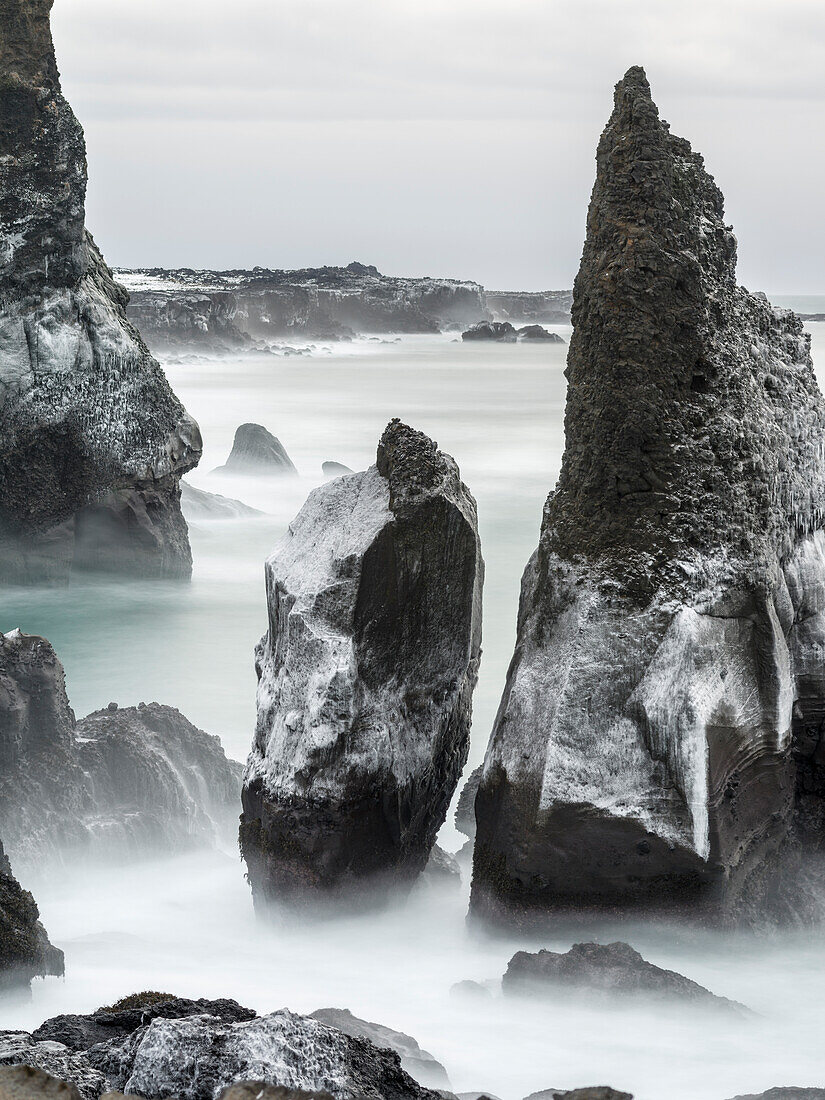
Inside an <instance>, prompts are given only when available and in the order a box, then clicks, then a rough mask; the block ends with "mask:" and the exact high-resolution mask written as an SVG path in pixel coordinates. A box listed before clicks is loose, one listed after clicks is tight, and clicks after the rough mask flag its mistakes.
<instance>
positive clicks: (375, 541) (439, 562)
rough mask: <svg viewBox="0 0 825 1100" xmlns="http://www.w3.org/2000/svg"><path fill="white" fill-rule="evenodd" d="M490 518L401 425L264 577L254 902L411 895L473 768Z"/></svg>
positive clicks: (247, 803)
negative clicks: (483, 545) (484, 532)
mask: <svg viewBox="0 0 825 1100" xmlns="http://www.w3.org/2000/svg"><path fill="white" fill-rule="evenodd" d="M483 574H484V564H483V561H482V558H481V549H480V543H479V537H478V523H477V517H476V504H475V501H474V500H473V498H472V496H471V495H470V493H469V491H468V490H467V488H466V487H465V486H464V485H463V484H462V482H461V478H460V476H459V471H458V467H457V466H456V464H455V462H454V461H453V459H452V458H450V457H449V455H445V454H442V453H441V452H440V451H439V450H438V449H437V447H436V445H435V444H434V443H433V442H432V441H431V440H430V439H428V438H427V437H426V436H425V435H423V434H422V433H421V432H416V431H413V430H412V429H411V428H408V427H407V426H406V425H404V424H402V423H401V422H400V421H398V420H394V421H392V423H390V425H389V426H388V427H387V429H386V431H385V432H384V435H383V436H382V438H381V442H380V444H379V447H378V458H377V462H376V465H375V466H372V467H370V468H369V469H368V470H365V471H363V472H361V473H355V474H351V475H348V476H345V477H340V478H337V479H336V480H335V481H331V482H328V483H327V484H325V485H323V486H321V487H320V488H318V489H315V490H314V491H313V492H312V493H311V494H310V496H309V498H308V500H307V502H306V504H305V505H304V507H303V508H302V509H301V511H300V513H299V514H298V516H297V518H296V519H295V520H294V521H293V523H292V524H291V526H290V528H289V532H288V534H287V535H286V537H285V538H284V540H283V541H282V542H281V544H280V545H279V546H278V548H277V549H276V550H275V552H274V554H273V555H272V556H271V557H270V559H269V560H268V562H267V564H266V592H267V603H268V611H269V629H268V632H267V634H266V635H265V636H264V638H263V640H262V641H261V644H260V646H259V647H258V650H257V654H256V656H257V669H258V676H259V686H258V722H257V729H256V733H255V741H254V745H253V747H252V753H251V755H250V757H249V762H248V764H247V770H246V775H245V778H244V790H243V815H242V817H241V831H240V839H241V847H242V851H243V854H244V857H245V859H246V862H247V865H248V868H249V879H250V882H251V884H252V889H253V893H254V895H255V898H256V901H260V900H282V899H283V900H297V899H298V898H300V897H303V896H306V895H307V894H309V895H314V896H316V897H317V896H320V895H322V894H327V895H341V894H345V893H347V892H348V888H349V887H355V886H359V885H363V884H364V882H365V881H367V880H372V881H373V882H374V884H375V885H386V884H387V883H389V885H392V884H403V883H409V882H411V881H412V880H413V879H414V878H415V877H416V876H417V875H418V874H419V873H420V872H421V871H422V870H423V869H424V866H425V864H426V863H427V858H428V856H429V854H430V851H431V849H432V847H433V845H434V843H435V838H436V833H437V832H438V829H439V828H440V826H441V825H442V823H443V822H444V819H445V816H446V813H447V809H448V807H449V803H450V799H451V798H452V795H453V792H454V791H455V788H456V784H457V783H458V780H459V777H460V775H461V771H462V768H463V767H464V764H465V762H466V759H467V750H468V744H469V733H470V714H471V704H472V693H473V689H474V687H475V683H476V679H477V675H478V665H479V659H480V653H481V649H480V647H481V590H482V583H483Z"/></svg>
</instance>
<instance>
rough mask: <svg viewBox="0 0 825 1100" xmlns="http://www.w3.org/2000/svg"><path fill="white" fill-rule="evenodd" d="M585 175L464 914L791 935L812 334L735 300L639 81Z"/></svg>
mask: <svg viewBox="0 0 825 1100" xmlns="http://www.w3.org/2000/svg"><path fill="white" fill-rule="evenodd" d="M597 165H598V168H597V178H596V184H595V187H594V190H593V196H592V200H591V205H590V213H589V216H588V226H587V239H586V243H585V247H584V253H583V257H582V264H581V269H580V271H579V275H578V278H577V280H576V286H575V291H574V305H573V326H574V327H573V337H572V340H571V343H570V351H569V355H568V367H567V375H568V379H569V387H568V397H567V412H566V418H565V433H566V449H565V454H564V460H563V464H562V470H561V474H560V477H559V481H558V485H557V488H556V491H555V492H554V493H551V495H550V497H549V498H548V501H547V504H546V507H545V511H544V517H543V523H542V533H541V538H540V543H539V547H538V550H537V551H536V553H535V554H534V556H533V558H532V559H531V561H530V562H529V564H528V566H527V569H526V571H525V574H524V579H523V582H522V592H521V603H520V609H519V617H518V640H517V645H516V651H515V655H514V659H513V662H512V664H511V667H510V671H509V674H508V679H507V684H506V688H505V692H504V697H503V699H502V703H501V706H500V709H499V712H498V716H497V719H496V723H495V727H494V730H493V733H492V737H491V740H490V744H489V747H488V750H487V755H486V759H485V765H484V774H483V778H482V781H481V785H480V788H479V792H478V796H477V799H476V815H477V820H478V832H477V836H476V847H475V858H474V874H473V892H472V907H473V911H474V913H476V914H485V915H487V916H493V917H498V916H505V915H506V916H507V917H508V918H512V916H513V915H514V914H515V915H518V916H519V918H521V919H524V918H526V917H527V915H528V914H529V913H532V914H533V915H535V914H541V913H542V912H547V911H548V910H552V909H558V908H559V907H563V906H574V907H579V906H587V905H593V906H603V905H610V906H619V907H628V906H633V905H645V906H656V907H661V908H663V909H664V908H671V909H672V908H676V909H679V910H681V911H683V912H689V913H692V914H700V913H701V914H702V915H703V916H707V917H712V918H714V919H723V920H734V919H743V918H744V919H761V918H762V917H763V916H764V915H765V914H766V913H767V912H768V911H773V912H779V913H781V914H784V913H785V912H787V910H788V909H793V908H796V907H798V906H799V905H800V904H801V903H803V904H804V901H803V894H802V892H801V891H799V890H796V889H788V890H783V889H782V888H780V887H779V886H778V882H777V875H778V872H779V870H780V868H781V867H782V865H783V862H784V864H785V867H786V868H788V867H789V866H790V864H791V862H792V858H793V847H794V846H793V844H791V843H790V841H789V837H790V838H796V840H798V841H799V843H801V844H802V845H803V846H805V845H806V846H808V847H809V848H813V847H814V846H819V845H820V844H821V840H820V839H819V838H820V837H821V831H818V830H819V826H818V825H817V824H816V822H821V821H822V820H823V810H822V807H823V800H822V794H823V790H825V782H823V773H822V769H821V767H820V765H819V758H818V755H817V749H816V745H817V744H818V738H819V733H818V731H819V729H820V724H821V721H822V716H823V714H825V672H823V665H822V662H821V657H820V656H819V655H821V653H822V648H823V645H825V537H823V531H822V523H823V514H824V513H825V476H823V475H824V474H825V471H824V470H823V457H824V456H825V408H824V407H823V401H822V398H821V396H820V393H819V390H818V387H817V384H816V380H815V378H814V372H813V368H812V364H811V357H810V338H809V337H808V336H807V335H806V334H805V333H804V332H803V328H802V324H801V322H800V321H799V320H798V318H796V317H795V316H794V315H793V314H792V313H789V312H786V311H783V310H774V309H772V308H771V306H770V305H769V304H768V303H767V301H765V300H764V299H763V298H759V297H756V296H753V295H751V294H749V293H748V292H747V291H746V290H744V289H743V288H741V287H739V286H738V285H737V283H736V266H735V264H736V241H735V239H734V236H733V234H732V232H731V230H730V229H729V228H728V227H727V226H726V225H725V222H724V218H723V199H722V195H721V193H720V192H719V190H718V188H717V187H716V185H715V184H714V182H713V180H712V179H711V177H710V176H709V175H708V174H707V173H706V172H705V169H704V166H703V162H702V158H701V157H700V156H699V155H698V154H696V153H694V152H693V151H692V150H691V147H690V145H689V144H688V142H686V141H684V140H683V139H681V138H677V137H674V136H673V135H671V133H670V132H669V129H668V127H667V125H666V124H665V123H663V122H661V121H660V119H659V116H658V112H657V109H656V107H655V105H654V103H653V101H652V100H651V97H650V89H649V86H648V83H647V80H646V78H645V75H644V72H643V71H642V70H641V69H638V68H634V69H630V70H629V71H628V73H627V75H626V76H625V78H624V79H623V80H622V81H621V82H620V83H619V84H618V85H617V88H616V97H615V108H614V111H613V115H612V117H611V119H610V121H609V123H608V125H607V128H606V130H605V131H604V134H603V135H602V138H601V141H600V143H599V150H598V156H597ZM795 756H796V760H795ZM795 784H797V786H796V794H795ZM814 838H816V839H814Z"/></svg>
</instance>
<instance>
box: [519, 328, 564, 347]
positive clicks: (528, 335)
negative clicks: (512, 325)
mask: <svg viewBox="0 0 825 1100" xmlns="http://www.w3.org/2000/svg"><path fill="white" fill-rule="evenodd" d="M518 338H519V340H520V341H522V340H526V341H528V342H529V341H531V340H538V341H542V340H544V341H545V342H547V343H549V344H563V343H564V340H563V339H562V338H561V336H559V334H558V333H557V332H548V331H547V329H546V328H542V326H541V325H525V326H524V328H520V329H519V330H518Z"/></svg>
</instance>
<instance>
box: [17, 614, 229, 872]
mask: <svg viewBox="0 0 825 1100" xmlns="http://www.w3.org/2000/svg"><path fill="white" fill-rule="evenodd" d="M0 764H2V768H0V836H2V837H3V839H4V842H5V844H6V847H7V849H8V851H9V853H10V854H11V856H12V858H13V859H14V860H15V862H17V863H19V865H20V866H21V867H27V868H31V867H35V866H39V865H40V864H41V863H42V861H43V860H44V859H49V858H54V857H64V856H71V857H73V858H78V857H80V856H83V855H84V854H88V855H92V856H96V857H100V856H117V857H120V856H123V855H129V854H134V855H137V854H144V853H146V852H147V851H154V852H162V851H179V850H181V849H182V848H184V849H185V848H190V847H196V846H199V845H211V844H214V843H215V842H216V841H217V840H218V839H219V838H220V837H221V836H222V835H223V836H225V837H228V836H230V835H231V832H232V831H234V823H235V822H236V821H237V799H238V793H239V789H240V781H241V772H242V768H241V765H240V764H238V763H236V762H234V761H231V760H228V759H227V758H226V755H225V753H224V751H223V749H222V747H221V744H220V741H219V740H218V738H217V737H214V736H211V735H210V734H207V733H204V732H203V731H202V730H199V729H197V727H195V726H193V725H192V723H191V722H189V721H188V720H187V719H186V718H184V716H183V715H182V714H181V713H180V712H179V711H177V710H175V709H174V707H166V706H162V705H160V704H158V703H149V704H140V706H138V707H124V708H119V707H118V706H117V705H116V704H114V703H112V704H110V705H109V707H108V708H107V709H105V710H102V711H97V712H95V713H94V714H90V715H89V716H88V717H87V718H84V719H83V720H82V721H81V722H76V721H75V716H74V713H73V711H72V709H71V707H70V706H69V700H68V696H67V694H66V683H65V676H64V672H63V666H62V665H61V664H60V661H59V660H58V658H57V655H56V654H55V652H54V650H53V649H52V647H51V645H50V644H49V642H48V641H46V639H45V638H38V637H35V636H31V635H27V634H22V633H21V632H20V631H19V630H15V631H11V632H10V633H8V634H4V635H2V634H0Z"/></svg>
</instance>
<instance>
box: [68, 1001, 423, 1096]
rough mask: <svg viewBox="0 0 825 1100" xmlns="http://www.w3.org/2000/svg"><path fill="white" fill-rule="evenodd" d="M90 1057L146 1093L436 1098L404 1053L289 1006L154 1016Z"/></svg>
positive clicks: (113, 1077)
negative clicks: (223, 1014) (240, 1087)
mask: <svg viewBox="0 0 825 1100" xmlns="http://www.w3.org/2000/svg"><path fill="white" fill-rule="evenodd" d="M88 1057H89V1058H90V1059H91V1061H92V1062H93V1064H94V1065H95V1067H96V1068H97V1069H98V1070H99V1071H100V1072H101V1073H103V1074H104V1075H105V1077H106V1079H107V1081H108V1082H109V1086H110V1087H112V1088H116V1089H121V1090H122V1091H123V1092H125V1093H127V1094H133V1093H136V1094H137V1095H139V1096H149V1097H154V1096H169V1097H176V1098H179V1100H216V1098H217V1097H218V1095H219V1094H220V1092H221V1090H222V1089H224V1088H226V1087H227V1086H228V1085H231V1084H233V1083H235V1082H241V1081H262V1082H265V1083H266V1084H270V1085H282V1086H284V1087H286V1088H289V1089H303V1090H307V1091H311V1092H328V1093H331V1094H332V1095H333V1096H335V1097H336V1100H435V1098H436V1096H437V1094H436V1093H431V1092H429V1091H428V1090H427V1089H423V1088H421V1087H420V1086H419V1085H417V1084H416V1083H415V1081H413V1079H412V1078H411V1077H409V1076H408V1075H407V1074H406V1073H405V1072H404V1070H403V1069H402V1068H401V1063H400V1060H399V1057H398V1055H397V1054H396V1053H395V1052H393V1051H390V1050H384V1049H380V1048H378V1047H376V1046H373V1044H372V1043H370V1042H368V1041H367V1040H366V1039H363V1038H353V1037H351V1036H349V1035H345V1034H344V1033H343V1032H342V1031H338V1030H337V1029H336V1028H333V1027H328V1026H327V1025H326V1024H323V1023H321V1022H320V1021H318V1020H313V1019H311V1018H310V1017H307V1016H298V1015H295V1014H294V1013H292V1012H289V1011H287V1010H286V1009H284V1010H282V1011H280V1012H273V1013H272V1014H271V1015H269V1016H260V1017H258V1018H257V1019H254V1020H250V1021H248V1022H245V1023H235V1024H231V1023H225V1022H223V1021H222V1020H219V1019H217V1018H216V1017H214V1016H193V1017H190V1018H188V1019H181V1020H163V1019H157V1020H153V1021H152V1023H151V1024H150V1025H149V1026H148V1027H145V1028H139V1029H138V1030H137V1031H135V1032H134V1033H133V1034H132V1035H131V1036H130V1037H129V1038H128V1039H126V1040H124V1041H122V1042H119V1043H115V1042H112V1043H104V1044H100V1045H98V1046H96V1047H94V1048H93V1049H92V1050H91V1051H90V1052H89V1055H88Z"/></svg>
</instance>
